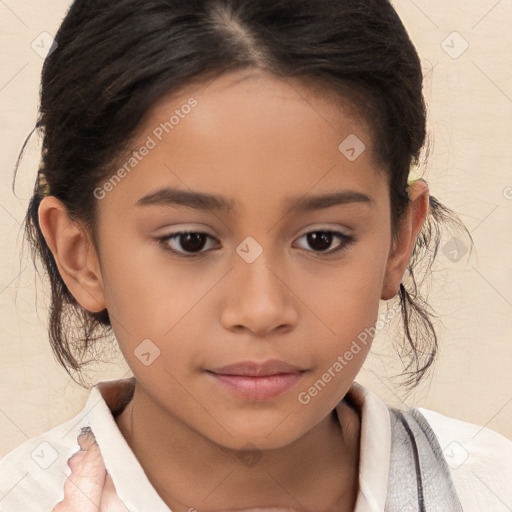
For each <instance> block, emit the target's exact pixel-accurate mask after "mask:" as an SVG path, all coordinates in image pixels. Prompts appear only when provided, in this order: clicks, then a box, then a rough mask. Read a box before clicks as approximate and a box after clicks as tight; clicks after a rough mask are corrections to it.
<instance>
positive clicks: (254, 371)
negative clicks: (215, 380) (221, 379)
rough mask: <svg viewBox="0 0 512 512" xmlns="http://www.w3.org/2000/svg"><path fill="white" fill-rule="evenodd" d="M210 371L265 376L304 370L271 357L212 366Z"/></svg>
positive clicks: (224, 373) (223, 373) (222, 373)
mask: <svg viewBox="0 0 512 512" xmlns="http://www.w3.org/2000/svg"><path fill="white" fill-rule="evenodd" d="M209 371H210V372H213V373H216V374H221V375H238V376H250V377H265V376H268V375H279V374H281V373H298V372H301V371H304V370H303V369H302V368H300V367H298V366H295V365H292V364H289V363H285V362H284V361H280V360H279V359H271V360H269V361H266V362H264V363H258V362H256V361H240V362H238V363H233V364H228V365H225V366H220V367H218V368H212V369H211V370H209Z"/></svg>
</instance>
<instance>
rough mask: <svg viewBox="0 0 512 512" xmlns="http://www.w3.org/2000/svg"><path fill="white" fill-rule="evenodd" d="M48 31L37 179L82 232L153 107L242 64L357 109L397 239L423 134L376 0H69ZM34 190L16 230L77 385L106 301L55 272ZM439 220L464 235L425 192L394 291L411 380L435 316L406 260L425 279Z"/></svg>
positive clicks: (412, 72)
mask: <svg viewBox="0 0 512 512" xmlns="http://www.w3.org/2000/svg"><path fill="white" fill-rule="evenodd" d="M55 39H56V41H57V43H58V47H57V49H56V50H55V51H54V52H53V53H51V54H50V55H49V56H48V58H47V59H46V60H45V62H44V66H43V71H42V81H41V99H40V112H39V118H38V121H37V124H36V126H35V128H34V131H37V132H38V133H39V134H40V136H41V137H42V158H41V163H40V168H39V173H38V178H40V177H41V176H44V178H45V179H46V181H47V183H48V186H49V190H50V193H51V195H54V196H56V197H57V198H58V199H59V200H61V201H62V202H63V204H64V205H65V206H66V208H67V210H68V213H69V215H70V217H71V218H72V219H74V220H77V221H80V222H81V223H82V224H83V225H84V226H86V227H87V228H88V230H90V233H92V235H93V239H94V232H95V221H96V216H95V215H96V199H95V196H94V194H93V190H94V189H95V187H97V186H98V184H100V183H102V182H104V181H105V179H106V178H108V177H109V176H110V175H111V174H112V171H113V169H115V165H114V164H113V162H116V159H118V158H119V157H120V155H121V154H122V152H123V151H125V149H126V148H127V147H128V143H129V141H130V140H132V139H133V137H134V136H135V135H136V133H137V128H138V127H139V126H140V123H141V121H142V119H143V118H144V116H145V115H146V114H147V113H148V111H149V110H150V109H151V108H152V107H153V106H154V105H155V103H156V102H157V101H158V100H159V99H161V98H163V97H164V96H165V95H168V94H170V93H173V92H177V91H180V90H182V89H183V88H184V87H186V86H187V85H189V84H191V83H192V82H195V83H201V82H206V81H208V80H211V79H214V78H215V77H217V76H220V75H221V74H223V73H225V72H228V71H235V70H240V69H245V68H247V69H250V68H255V69H262V70H266V71H267V72H270V73H273V74H275V75H276V76H279V77H282V78H284V79H286V78H294V79H299V80H301V81H302V82H303V83H305V84H313V85H314V84H317V85H321V84H323V85H324V86H325V87H326V88H328V89H329V90H330V91H331V92H333V93H334V94H335V95H337V97H339V98H340V99H342V100H344V101H347V102H348V103H350V104H351V105H353V106H354V107H355V108H356V109H357V111H358V112H359V114H360V116H361V118H362V119H364V120H365V121H366V123H367V124H368V125H369V126H370V129H371V132H372V138H373V143H374V151H375V154H376V156H377V158H378V159H379V161H380V163H381V164H382V168H383V169H384V170H385V172H386V175H387V176H388V178H389V179H388V182H389V191H390V200H391V220H392V236H393V237H394V236H395V235H396V233H397V228H398V226H399V222H400V219H401V218H402V215H403V213H404V212H405V211H406V209H407V207H408V205H409V196H408V186H409V185H408V176H409V172H410V170H411V166H416V165H418V164H419V163H420V152H421V150H422V148H423V146H424V143H425V139H426V107H425V103H424V98H423V93H422V87H423V74H422V70H421V64H420V59H419V57H418V54H417V52H416V50H415V48H414V46H413V44H412V42H411V41H410V39H409V37H408V34H407V32H406V30H405V28H404V26H403V24H402V22H401V20H400V18H399V17H398V15H397V13H396V12H395V10H394V8H393V7H392V5H391V3H390V2H389V1H388V0H144V1H143V2H141V1H139V0H116V1H113V0H75V2H74V3H73V4H72V6H71V8H70V9H69V11H68V13H67V15H66V17H65V19H64V20H63V22H62V24H61V26H60V28H59V30H58V32H57V34H56V36H55ZM29 137H30V136H29ZM27 141H28V138H27ZM27 141H25V145H26V143H27ZM25 145H24V146H23V149H24V147H25ZM23 149H22V151H21V153H20V158H21V156H22V154H23ZM18 163H19V159H18ZM17 167H18V165H17V166H16V169H17ZM41 189H42V187H41V185H40V180H39V179H37V180H36V184H35V187H34V195H33V197H32V199H31V201H30V204H29V207H28V211H27V215H26V218H25V234H26V239H27V240H28V241H29V242H30V244H31V249H32V256H33V258H34V261H35V262H36V263H37V262H38V261H40V262H42V263H43V265H44V268H45V271H46V273H47V276H48V278H49V282H50V285H51V294H52V296H51V307H50V311H49V338H50V343H51V346H52V348H53V351H54V354H55V356H56V358H57V360H58V361H59V362H60V363H61V364H62V365H63V367H64V368H65V369H66V371H67V372H68V373H69V374H70V376H71V377H72V378H74V377H73V375H72V373H71V370H73V371H74V372H76V373H77V374H78V376H79V377H80V380H82V379H81V376H82V370H83V367H84V365H85V364H87V363H88V361H86V360H85V355H86V354H87V353H88V351H89V350H92V349H94V347H95V346H96V344H95V343H94V342H96V341H97V340H100V339H102V338H103V337H106V336H107V335H109V334H112V330H111V324H110V320H109V316H108V312H107V310H104V311H102V312H100V313H91V312H89V311H87V310H85V309H84V308H83V307H82V306H81V305H80V304H79V303H78V302H77V301H76V300H75V298H74V297H73V296H72V294H71V293H70V292H69V290H68V289H67V287H66V285H65V283H64V281H63V280H62V278H61V276H60V274H59V271H58V269H57V266H56V264H55V260H54V258H53V255H52V253H51V251H50V249H49V248H48V246H47V244H46V241H45V239H44V237H43V235H42V233H41V230H40V227H39V219H38V207H39V204H40V201H41ZM442 225H445V226H449V227H454V228H458V229H461V230H464V231H465V233H466V234H467V235H468V236H469V237H470V238H471V235H470V234H469V232H468V231H467V229H466V228H465V226H464V225H463V224H462V222H461V221H460V220H459V219H458V217H457V216H456V215H455V214H454V212H452V211H451V210H449V209H448V208H446V207H444V206H443V205H442V204H440V203H439V202H438V201H437V200H436V199H435V198H434V197H432V196H431V197H430V204H429V213H428V217H427V219H426V221H425V223H424V225H423V228H422V231H421V233H420V235H419V236H418V239H417V243H416V246H415V249H414V252H413V255H412V257H411V260H410V263H409V266H408V269H407V272H406V276H405V278H404V280H403V282H402V284H401V285H400V290H399V293H398V295H397V297H396V300H399V301H400V306H401V312H402V314H401V320H402V321H403V324H404V330H403V338H404V341H405V343H404V344H402V350H403V349H404V347H408V349H407V351H406V352H407V356H408V357H407V358H406V359H404V372H403V374H402V376H403V377H404V380H405V383H406V384H408V385H411V386H413V385H415V384H417V383H418V382H419V380H420V378H421V377H422V376H423V375H424V374H425V372H426V371H427V369H428V368H429V367H430V366H431V364H432V362H433V361H434V358H435V355H436V351H437V335H436V332H435V328H434V326H433V323H432V316H433V315H434V312H433V311H432V309H431V308H430V307H429V306H428V304H427V303H426V302H425V300H424V299H423V297H422V296H421V294H420V290H419V284H420V283H419V282H417V281H416V278H415V275H414V269H415V268H416V267H417V266H418V265H420V264H421V265H423V266H424V269H423V273H424V274H423V275H424V277H426V276H427V275H428V274H429V273H430V269H431V266H432V263H433V261H434V258H435V256H436V253H437V250H438V247H439V243H440V239H441V227H442Z"/></svg>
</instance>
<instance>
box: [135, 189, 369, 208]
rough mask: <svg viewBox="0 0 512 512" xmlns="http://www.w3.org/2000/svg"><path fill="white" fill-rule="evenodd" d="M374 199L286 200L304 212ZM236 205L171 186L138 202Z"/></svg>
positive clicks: (351, 195) (343, 194)
mask: <svg viewBox="0 0 512 512" xmlns="http://www.w3.org/2000/svg"><path fill="white" fill-rule="evenodd" d="M373 202H374V200H373V199H372V198H371V197H370V196H368V195H367V194H364V193H363V192H358V191H355V190H341V191H338V192H332V193H329V194H323V195H317V196H311V197H307V198H304V197H303V196H302V197H301V196H298V197H287V198H285V201H284V203H285V205H286V206H287V208H289V209H290V210H291V211H294V212H300V213H302V212H310V211H314V210H321V209H324V208H329V207H331V206H336V205H344V204H350V203H363V204H368V205H370V204H372V203H373ZM235 204H236V203H235V201H234V200H233V199H229V198H226V197H224V196H220V195H215V194H209V193H206V192H197V191H191V190H183V189H177V188H170V187H167V188H163V189H160V190H157V191H155V192H152V193H150V194H148V195H146V196H144V197H142V198H140V199H139V200H138V201H137V203H136V205H137V206H149V205H156V206H174V205H180V206H185V207H187V208H193V209H196V210H225V211H226V212H229V211H231V210H232V209H233V208H234V206H235Z"/></svg>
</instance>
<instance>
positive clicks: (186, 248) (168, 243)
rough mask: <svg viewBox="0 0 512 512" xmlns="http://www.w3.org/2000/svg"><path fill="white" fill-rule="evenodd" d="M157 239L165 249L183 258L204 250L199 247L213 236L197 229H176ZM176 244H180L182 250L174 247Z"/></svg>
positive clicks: (202, 246)
mask: <svg viewBox="0 0 512 512" xmlns="http://www.w3.org/2000/svg"><path fill="white" fill-rule="evenodd" d="M158 240H159V242H160V244H161V245H162V246H163V247H164V249H165V250H167V251H170V252H172V253H174V254H177V255H178V256H181V257H183V258H192V257H194V256H196V255H197V254H200V253H201V252H205V251H201V249H203V248H204V246H205V245H206V242H207V241H208V240H214V238H213V237H212V236H210V235H208V234H207V233H201V232H197V231H178V232H176V233H170V234H169V235H166V236H164V237H161V238H159V239H158ZM173 246H174V248H173ZM176 246H181V248H182V249H183V251H182V250H179V249H176ZM187 253H191V254H187Z"/></svg>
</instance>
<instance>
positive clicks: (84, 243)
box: [38, 196, 106, 312]
mask: <svg viewBox="0 0 512 512" xmlns="http://www.w3.org/2000/svg"><path fill="white" fill-rule="evenodd" d="M38 215H39V225H40V228H41V231H42V233H43V236H44V238H45V240H46V243H47V244H48V247H49V248H50V250H51V252H52V254H53V257H54V259H55V262H56V264H57V267H58V270H59V273H60V275H61V277H62V279H63V280H64V282H65V283H66V286H67V287H68V289H69V291H70V292H71V293H72V295H73V296H74V297H75V299H76V300H77V301H78V302H79V303H80V305H81V306H82V307H84V308H85V309H87V310H88V311H91V312H99V311H103V310H104V309H105V308H106V304H105V299H104V294H103V284H102V280H101V272H100V267H99V261H98V258H97V254H96V251H95V249H94V246H93V244H92V243H91V242H90V240H89V237H88V236H87V234H86V231H85V229H83V228H82V227H81V226H79V225H78V224H77V223H76V222H73V221H72V220H71V219H70V217H69V214H68V212H67V210H66V207H65V206H64V204H63V203H62V202H61V201H59V199H57V198H56V197H55V196H46V197H44V198H43V199H42V200H41V204H40V205H39V211H38Z"/></svg>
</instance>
